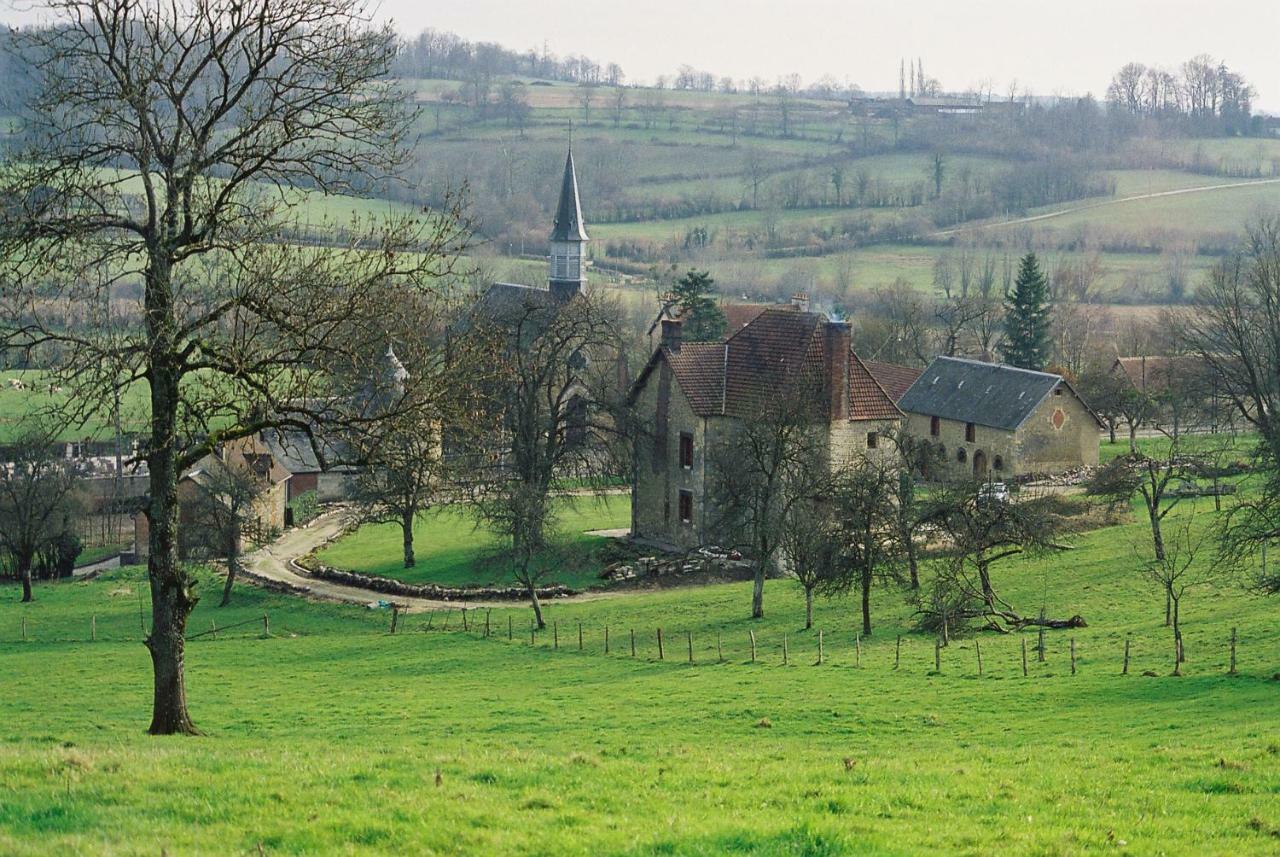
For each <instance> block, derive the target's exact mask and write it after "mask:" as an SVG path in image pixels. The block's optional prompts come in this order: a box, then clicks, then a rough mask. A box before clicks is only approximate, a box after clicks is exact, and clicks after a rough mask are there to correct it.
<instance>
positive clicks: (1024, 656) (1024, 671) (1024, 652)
mask: <svg viewBox="0 0 1280 857" xmlns="http://www.w3.org/2000/svg"><path fill="white" fill-rule="evenodd" d="M1022 676H1023V678H1026V676H1027V638H1026V637H1023V638H1022Z"/></svg>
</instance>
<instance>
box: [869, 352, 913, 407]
mask: <svg viewBox="0 0 1280 857" xmlns="http://www.w3.org/2000/svg"><path fill="white" fill-rule="evenodd" d="M864 365H865V366H866V367H867V369H868V370H870V372H871V375H872V377H873V378H875V379H876V381H878V382H879V383H880V386H881V387H883V388H884V391H885V392H886V393H888V394H889V396H890V397H891V398H892V399H893V400H894V401H895V402H896V401H898V400H899V399H901V398H902V394H903V393H905V392H907V390H909V389H911V385H912V384H914V383H915V382H916V379H917V378H919V377H920V375H921V374H923V372H924V370H923V369H916V368H915V367H912V366H899V365H898V364H896V363H881V362H880V361H878V360H867V361H864Z"/></svg>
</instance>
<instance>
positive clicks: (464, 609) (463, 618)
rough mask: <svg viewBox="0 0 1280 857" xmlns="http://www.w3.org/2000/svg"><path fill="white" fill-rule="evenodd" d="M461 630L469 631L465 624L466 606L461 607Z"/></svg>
mask: <svg viewBox="0 0 1280 857" xmlns="http://www.w3.org/2000/svg"><path fill="white" fill-rule="evenodd" d="M461 612H462V630H464V631H470V630H471V626H470V625H468V624H467V605H465V604H463V605H462V611H461Z"/></svg>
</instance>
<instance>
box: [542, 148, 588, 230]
mask: <svg viewBox="0 0 1280 857" xmlns="http://www.w3.org/2000/svg"><path fill="white" fill-rule="evenodd" d="M551 240H552V241H586V240H588V238H587V229H586V225H585V224H584V223H583V222H582V202H581V201H580V200H579V199H578V173H577V171H576V170H575V169H574V166H573V150H572V149H570V150H569V154H568V156H567V157H566V158H565V159H564V180H563V181H562V182H561V184H560V204H559V205H558V206H556V221H555V228H554V229H552V230H551Z"/></svg>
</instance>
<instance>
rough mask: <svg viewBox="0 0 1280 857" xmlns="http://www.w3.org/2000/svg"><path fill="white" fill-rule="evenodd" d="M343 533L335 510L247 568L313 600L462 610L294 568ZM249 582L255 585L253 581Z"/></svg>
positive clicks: (587, 597)
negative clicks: (374, 589)
mask: <svg viewBox="0 0 1280 857" xmlns="http://www.w3.org/2000/svg"><path fill="white" fill-rule="evenodd" d="M341 532H342V511H341V510H332V511H329V512H325V513H324V514H322V515H320V516H319V517H318V518H316V519H315V520H314V521H312V522H311V523H310V524H309V525H307V526H305V527H298V528H296V529H292V530H289V531H287V532H286V533H285V534H284V535H283V536H281V537H280V538H279V539H277V540H276V541H275V542H272V543H271V544H270V545H268V546H267V547H265V548H262V549H261V550H258V551H255V552H254V553H252V554H249V555H248V556H246V557H245V566H246V568H247V569H248V570H249V571H250V572H252V574H254V575H256V576H257V577H260V578H265V579H267V580H271V581H275V582H276V583H284V584H287V585H289V586H292V587H295V588H296V589H299V590H301V591H302V592H303V593H304V594H305V595H307V596H309V597H311V598H318V599H321V600H324V601H340V602H343V603H347V604H369V603H372V602H376V601H394V602H395V603H397V604H399V605H400V606H401V607H402V608H407V611H408V612H419V611H422V610H439V609H442V608H446V607H461V606H462V602H459V601H438V600H434V599H430V598H409V597H406V596H403V595H387V594H386V593H383V592H375V591H373V590H372V589H363V588H361V587H358V586H345V585H343V584H340V583H332V582H330V581H327V580H319V579H317V578H314V577H312V576H311V575H309V574H307V573H306V571H305V570H304V569H301V568H299V567H298V566H296V565H294V561H295V560H297V559H298V558H300V557H304V556H306V555H307V554H309V553H311V552H312V551H314V550H316V549H317V548H319V547H321V546H322V545H324V544H325V543H326V542H328V541H331V540H332V539H334V538H336V537H337V536H338V535H339V534H341ZM250 582H253V581H252V580H251V579H250ZM621 594H623V593H622V592H621V591H616V592H585V593H583V594H581V595H574V596H572V597H569V598H556V599H554V602H555V603H557V604H559V603H564V602H579V601H598V600H601V599H604V598H615V597H617V596H618V595H621ZM524 604H525V602H523V601H467V602H466V606H467V607H521V606H523V605H524Z"/></svg>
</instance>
